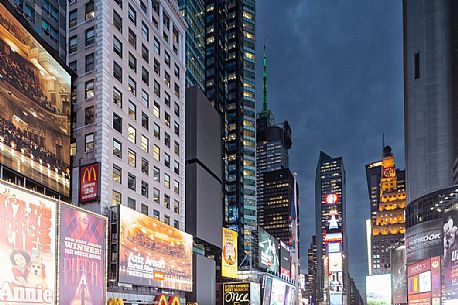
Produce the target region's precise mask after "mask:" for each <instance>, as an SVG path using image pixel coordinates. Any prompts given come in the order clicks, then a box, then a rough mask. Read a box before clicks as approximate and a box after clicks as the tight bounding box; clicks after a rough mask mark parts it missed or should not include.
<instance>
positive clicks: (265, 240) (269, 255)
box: [258, 227, 279, 272]
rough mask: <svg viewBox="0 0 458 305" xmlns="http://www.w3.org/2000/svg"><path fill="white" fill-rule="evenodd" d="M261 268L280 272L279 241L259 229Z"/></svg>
mask: <svg viewBox="0 0 458 305" xmlns="http://www.w3.org/2000/svg"><path fill="white" fill-rule="evenodd" d="M258 241H259V242H258V244H259V267H261V268H265V269H267V270H268V271H272V272H278V269H279V259H278V241H277V240H276V239H275V238H274V237H273V236H272V235H270V234H269V233H267V232H266V231H265V230H264V229H263V228H261V227H258Z"/></svg>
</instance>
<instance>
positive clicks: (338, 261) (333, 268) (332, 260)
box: [329, 253, 343, 272]
mask: <svg viewBox="0 0 458 305" xmlns="http://www.w3.org/2000/svg"><path fill="white" fill-rule="evenodd" d="M342 270H343V269H342V253H330V254H329V272H338V271H342Z"/></svg>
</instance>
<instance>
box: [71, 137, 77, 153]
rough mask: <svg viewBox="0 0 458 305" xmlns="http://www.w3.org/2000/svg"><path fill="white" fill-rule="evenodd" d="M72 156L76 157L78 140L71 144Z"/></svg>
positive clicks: (73, 140)
mask: <svg viewBox="0 0 458 305" xmlns="http://www.w3.org/2000/svg"><path fill="white" fill-rule="evenodd" d="M70 156H76V139H72V141H71V142H70Z"/></svg>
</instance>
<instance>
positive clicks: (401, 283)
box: [390, 246, 407, 304]
mask: <svg viewBox="0 0 458 305" xmlns="http://www.w3.org/2000/svg"><path fill="white" fill-rule="evenodd" d="M390 260H391V275H392V278H391V289H392V292H393V303H394V304H401V303H407V276H406V256H405V246H400V247H398V248H396V249H393V250H392V251H391V256H390Z"/></svg>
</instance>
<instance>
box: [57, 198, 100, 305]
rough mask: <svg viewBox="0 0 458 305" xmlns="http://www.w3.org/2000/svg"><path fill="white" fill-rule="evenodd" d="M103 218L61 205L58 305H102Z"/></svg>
mask: <svg viewBox="0 0 458 305" xmlns="http://www.w3.org/2000/svg"><path fill="white" fill-rule="evenodd" d="M106 225H107V224H106V218H105V217H102V216H99V215H96V214H92V213H88V212H86V211H83V210H80V209H77V208H74V207H71V206H68V205H65V204H61V205H60V228H59V233H60V234H59V238H60V242H59V249H60V258H59V304H91V305H103V304H105V290H106V289H105V288H106V280H105V279H106V277H105V270H106V269H105V268H106V266H105V265H106V244H105V240H106Z"/></svg>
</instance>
